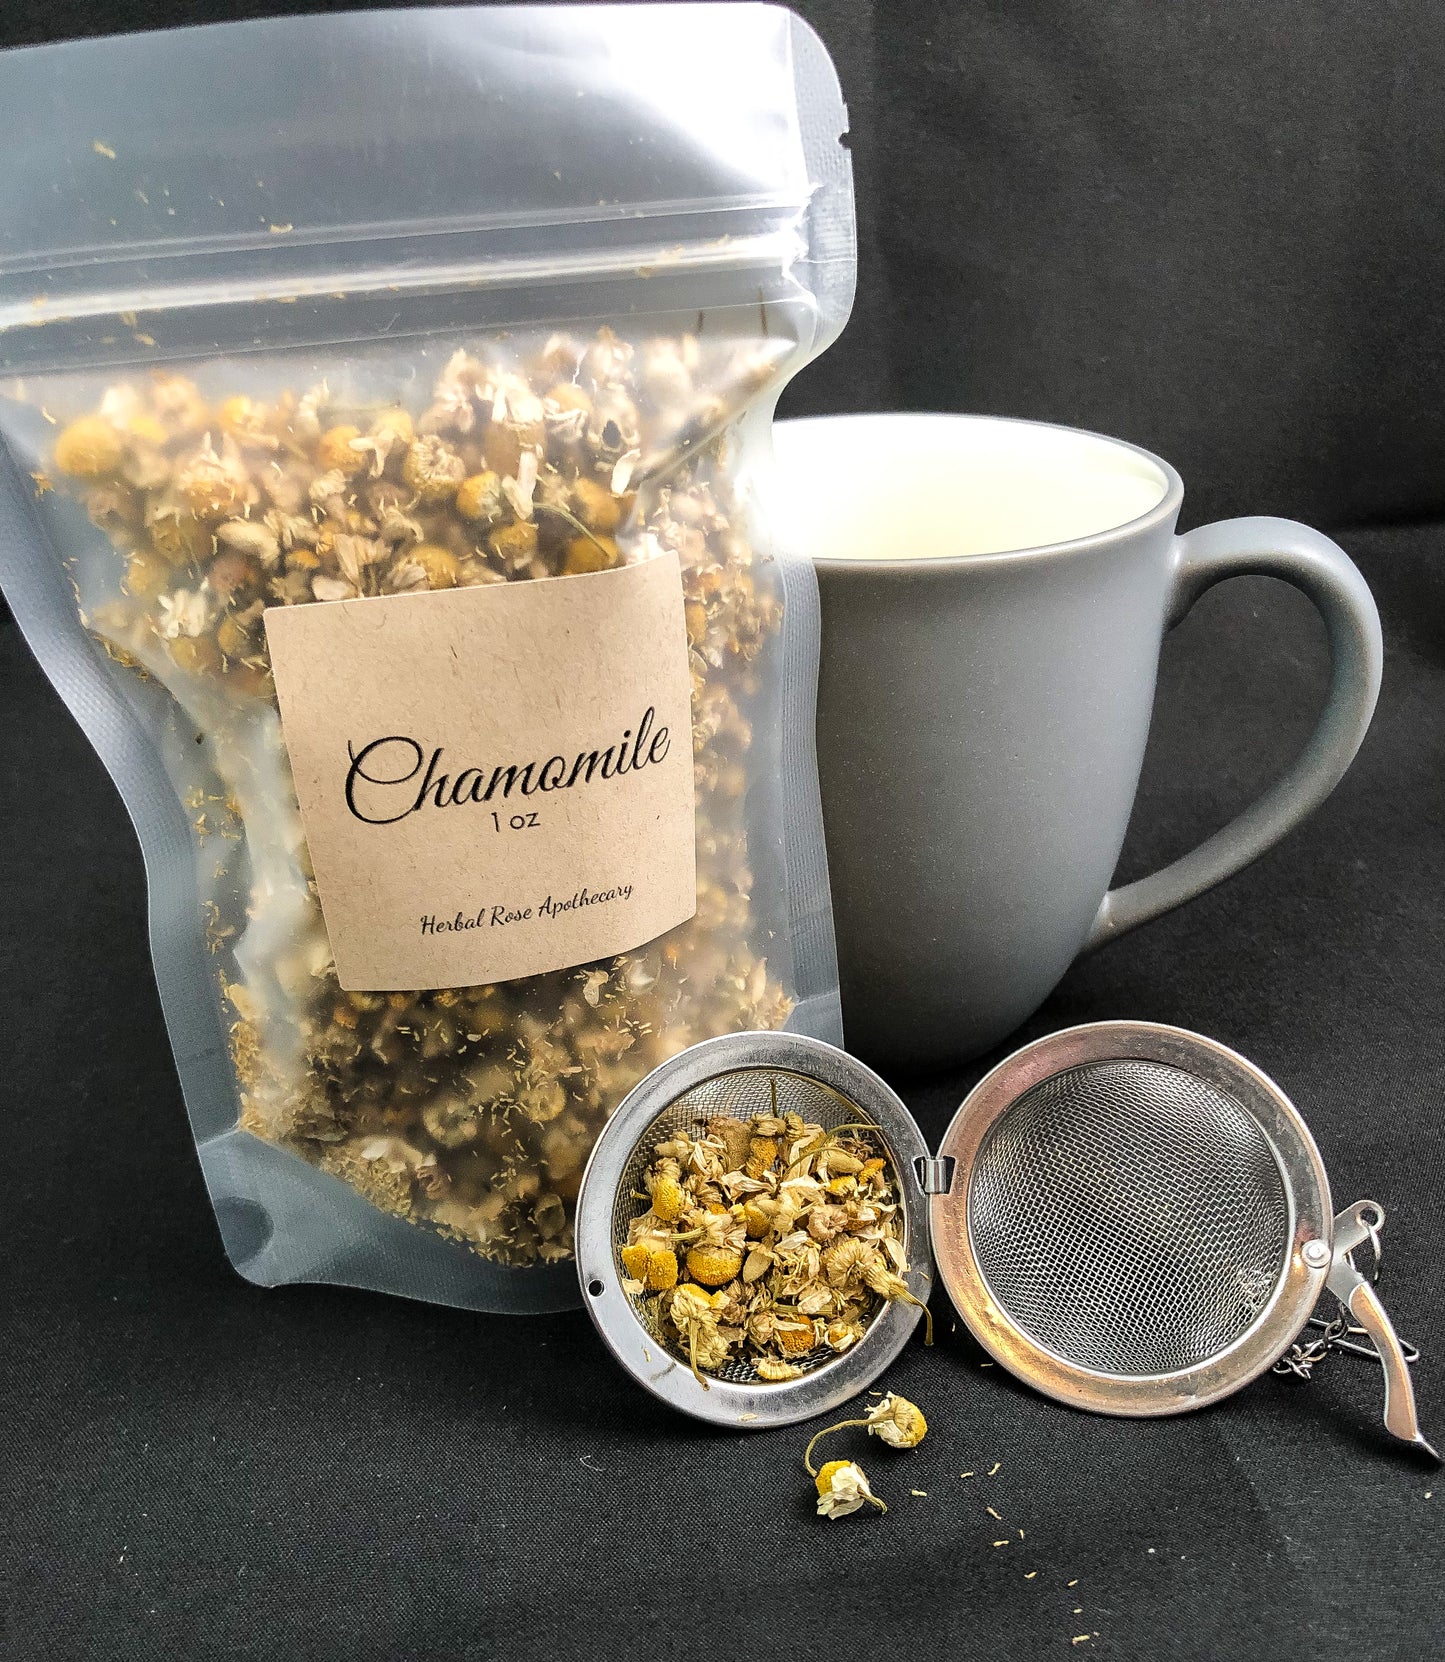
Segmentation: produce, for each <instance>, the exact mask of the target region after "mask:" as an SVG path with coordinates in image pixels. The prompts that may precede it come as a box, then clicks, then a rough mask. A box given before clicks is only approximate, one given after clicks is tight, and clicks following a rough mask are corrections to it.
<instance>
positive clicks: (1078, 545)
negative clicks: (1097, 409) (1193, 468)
mask: <svg viewBox="0 0 1445 1662" xmlns="http://www.w3.org/2000/svg"><path fill="white" fill-rule="evenodd" d="M920 418H921V419H924V420H928V421H935V420H940V419H941V420H944V421H949V422H969V423H973V424H977V425H984V426H993V427H1005V426H1007V427H1035V428H1041V429H1043V430H1044V431H1046V432H1051V433H1069V434H1071V435H1073V436H1074V437H1075V438H1085V439H1094V440H1097V441H1098V442H1099V443H1101V444H1107V445H1111V446H1113V447H1114V448H1115V449H1117V450H1126V451H1128V452H1130V453H1131V454H1132V455H1135V456H1138V457H1140V458H1142V459H1143V460H1144V461H1146V462H1149V463H1151V464H1152V465H1153V466H1154V467H1157V468H1158V469H1159V472H1160V473H1161V474H1162V475H1163V477H1164V486H1165V489H1164V494H1163V496H1161V497H1160V498H1159V500H1158V502H1156V503H1155V504H1154V506H1153V507H1152V508H1149V509H1146V511H1145V512H1144V513H1142V514H1136V515H1135V517H1134V518H1133V519H1127V520H1124V521H1122V522H1121V523H1120V524H1118V525H1111V526H1109V527H1108V528H1107V529H1105V530H1103V531H1091V532H1089V533H1088V534H1087V535H1086V536H1082V537H1066V538H1064V539H1062V540H1060V541H1058V542H1046V543H1030V544H1028V545H1027V546H1026V547H1024V548H998V549H993V550H991V551H989V552H987V553H980V554H925V555H918V556H912V557H910V556H904V557H903V558H901V559H899V558H897V557H888V556H883V557H878V556H874V555H871V554H810V555H809V559H810V560H811V562H812V564H813V565H815V566H826V567H827V568H828V569H829V570H830V571H846V570H849V569H854V570H859V571H868V572H882V571H900V572H906V573H908V574H909V575H910V576H913V575H917V574H918V573H921V572H926V571H956V570H958V569H959V568H960V567H962V566H978V565H989V564H993V563H996V562H1004V561H1008V562H1016V561H1017V562H1028V561H1034V562H1038V563H1042V562H1043V561H1045V560H1053V559H1061V558H1065V557H1067V556H1069V555H1074V554H1079V555H1082V554H1087V553H1090V552H1091V551H1094V550H1097V549H1100V548H1104V547H1107V546H1109V545H1110V544H1113V543H1117V542H1120V541H1122V540H1124V539H1125V538H1126V537H1132V536H1136V535H1138V534H1140V533H1141V532H1145V531H1149V530H1153V529H1154V528H1155V527H1156V526H1158V525H1161V524H1164V525H1172V524H1173V523H1174V521H1176V520H1177V519H1178V517H1179V511H1180V509H1181V508H1182V506H1183V503H1184V481H1183V479H1182V478H1181V477H1180V475H1179V473H1178V471H1177V470H1176V469H1175V468H1174V467H1172V466H1171V465H1170V464H1169V463H1168V462H1166V461H1165V460H1164V458H1163V457H1162V456H1156V455H1155V454H1154V452H1153V451H1152V450H1146V449H1145V448H1144V447H1143V445H1139V444H1131V443H1130V442H1129V440H1128V439H1117V438H1115V437H1113V435H1112V434H1109V433H1098V432H1095V431H1094V430H1093V429H1092V428H1089V427H1072V426H1070V425H1069V424H1068V423H1067V422H1062V421H1035V420H1033V419H1032V418H1031V417H1029V416H1001V415H988V414H986V413H983V412H980V411H970V410H847V411H836V412H834V413H832V414H829V415H811V416H790V417H788V418H786V419H785V420H782V421H777V422H775V423H774V427H775V428H777V427H815V426H823V425H825V424H830V423H835V422H836V423H842V422H857V421H887V422H897V421H917V420H919V419H920ZM775 460H776V456H775ZM781 471H782V470H781V468H779V472H781Z"/></svg>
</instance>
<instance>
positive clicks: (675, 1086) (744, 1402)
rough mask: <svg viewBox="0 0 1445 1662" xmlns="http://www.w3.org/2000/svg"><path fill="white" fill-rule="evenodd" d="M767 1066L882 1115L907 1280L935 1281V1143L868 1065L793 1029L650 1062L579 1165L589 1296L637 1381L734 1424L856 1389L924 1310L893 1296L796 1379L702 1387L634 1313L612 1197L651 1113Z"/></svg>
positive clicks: (844, 1396) (925, 1284) (760, 1422)
mask: <svg viewBox="0 0 1445 1662" xmlns="http://www.w3.org/2000/svg"><path fill="white" fill-rule="evenodd" d="M769 1068H776V1069H778V1070H780V1071H781V1070H786V1071H788V1072H792V1073H797V1074H802V1075H804V1076H806V1077H808V1078H811V1079H814V1080H817V1081H818V1082H819V1083H820V1084H823V1085H826V1086H828V1087H830V1088H831V1089H832V1090H834V1091H837V1092H839V1093H840V1094H841V1095H843V1096H844V1097H847V1098H849V1099H850V1100H851V1101H853V1102H855V1103H857V1105H858V1107H859V1108H860V1109H862V1110H863V1111H864V1113H865V1114H866V1116H867V1117H868V1118H869V1119H870V1120H872V1121H873V1123H874V1124H876V1125H877V1127H878V1129H879V1131H880V1132H881V1134H882V1136H883V1140H884V1141H885V1142H886V1143H887V1145H888V1147H889V1149H890V1151H891V1153H892V1155H893V1158H894V1162H895V1165H896V1167H897V1174H898V1185H899V1193H900V1200H901V1204H902V1207H903V1217H904V1244H905V1248H906V1250H907V1251H908V1253H909V1258H910V1263H911V1268H910V1270H909V1273H908V1276H907V1278H906V1279H907V1282H908V1287H909V1290H910V1292H912V1293H913V1294H914V1296H915V1297H917V1298H920V1299H927V1297H928V1292H929V1282H930V1275H929V1265H928V1263H927V1260H926V1248H927V1244H928V1233H929V1231H928V1222H927V1211H926V1208H925V1206H924V1194H923V1191H922V1189H921V1187H920V1186H919V1180H918V1175H917V1162H918V1161H920V1160H924V1159H926V1158H927V1156H928V1147H927V1144H926V1143H925V1142H924V1141H923V1136H922V1134H921V1132H920V1131H919V1129H918V1127H917V1125H916V1124H915V1123H914V1120H913V1116H912V1115H911V1114H910V1113H909V1112H908V1109H907V1108H906V1107H905V1106H904V1105H903V1103H902V1101H901V1100H900V1099H899V1098H898V1096H897V1095H896V1094H895V1093H894V1092H893V1091H892V1090H891V1089H890V1087H889V1086H888V1085H886V1084H885V1083H884V1082H883V1080H881V1079H880V1078H879V1077H878V1075H877V1074H876V1073H874V1072H873V1071H872V1070H871V1069H869V1068H866V1067H864V1065H863V1064H862V1063H861V1062H859V1061H856V1060H855V1059H854V1058H853V1057H851V1056H849V1055H848V1054H847V1053H846V1052H845V1051H842V1050H839V1049H837V1048H836V1047H835V1046H833V1045H830V1044H825V1043H823V1041H822V1040H820V1039H810V1038H807V1037H805V1036H804V1035H802V1034H798V1033H728V1034H725V1035H724V1036H723V1037H721V1038H717V1039H705V1040H704V1041H703V1042H702V1043H701V1044H696V1045H693V1046H692V1047H691V1048H690V1049H688V1050H685V1051H683V1052H682V1053H681V1054H680V1055H677V1056H674V1057H672V1058H671V1059H670V1060H669V1061H666V1062H664V1063H663V1064H662V1065H661V1066H660V1067H658V1068H656V1069H654V1070H653V1072H652V1073H650V1074H648V1076H647V1078H646V1079H644V1080H643V1081H642V1082H641V1083H640V1084H639V1085H638V1086H636V1088H635V1089H634V1090H633V1091H632V1092H631V1093H630V1094H629V1095H628V1096H627V1098H626V1099H625V1100H624V1101H623V1103H622V1105H621V1106H620V1107H619V1108H618V1110H617V1112H616V1113H615V1114H613V1116H612V1118H611V1119H610V1120H609V1121H608V1122H607V1125H606V1127H605V1128H604V1129H603V1132H602V1135H601V1136H600V1137H599V1138H598V1140H597V1143H596V1145H595V1147H594V1148H593V1150H592V1157H591V1159H589V1160H588V1162H587V1169H586V1170H585V1172H584V1173H583V1175H582V1185H581V1188H580V1190H579V1192H578V1196H577V1230H576V1239H577V1274H578V1277H579V1279H580V1281H581V1284H582V1299H583V1302H584V1304H586V1306H587V1310H588V1313H589V1314H590V1315H591V1317H592V1321H593V1324H594V1325H595V1326H596V1328H597V1331H598V1333H599V1334H601V1336H602V1339H603V1342H604V1343H605V1344H606V1345H607V1348H608V1349H609V1350H610V1351H611V1352H612V1354H613V1355H614V1356H615V1357H616V1358H617V1360H618V1361H619V1362H620V1363H621V1364H622V1366H623V1367H624V1368H625V1369H626V1370H627V1372H628V1373H630V1374H631V1375H632V1377H633V1378H634V1379H635V1380H636V1381H637V1382H638V1384H639V1385H641V1386H642V1387H643V1388H644V1389H645V1390H648V1391H651V1392H652V1394H653V1395H654V1396H656V1397H660V1398H661V1399H662V1400H663V1401H664V1402H667V1403H670V1404H671V1405H672V1407H674V1408H677V1409H680V1410H681V1411H682V1412H683V1413H685V1414H691V1415H692V1416H693V1417H694V1418H696V1419H700V1420H708V1421H710V1422H712V1423H713V1424H715V1425H726V1426H731V1427H733V1428H734V1429H735V1430H763V1429H766V1428H767V1427H769V1426H777V1425H790V1424H792V1423H794V1422H795V1421H798V1420H806V1419H810V1418H812V1417H813V1416H814V1415H816V1414H823V1413H826V1412H827V1411H828V1410H829V1409H832V1408H836V1407H838V1406H839V1404H841V1403H844V1402H847V1401H848V1400H849V1399H850V1398H852V1397H855V1396H857V1394H858V1393H859V1392H860V1391H862V1390H865V1389H866V1388H867V1387H868V1386H869V1385H870V1384H872V1382H873V1381H874V1380H875V1379H876V1378H877V1377H878V1375H879V1374H881V1373H882V1372H883V1370H884V1369H885V1368H886V1367H887V1366H888V1364H889V1363H890V1362H891V1361H892V1360H893V1359H894V1357H895V1356H897V1355H898V1353H899V1351H900V1350H902V1348H903V1346H904V1345H905V1344H906V1343H907V1341H908V1336H909V1334H911V1333H912V1332H913V1329H914V1328H915V1326H916V1325H917V1323H918V1320H919V1317H920V1315H921V1311H920V1310H919V1309H918V1307H917V1306H916V1305H909V1304H902V1303H897V1302H895V1303H890V1304H886V1305H885V1306H884V1307H883V1309H882V1310H880V1311H879V1313H878V1314H877V1315H876V1316H875V1317H874V1319H873V1321H872V1323H871V1325H870V1326H869V1328H868V1331H867V1332H866V1333H865V1334H864V1336H863V1338H862V1339H860V1340H859V1341H858V1343H857V1344H856V1345H854V1346H853V1348H852V1349H851V1350H846V1351H844V1352H843V1353H842V1354H841V1355H840V1356H838V1357H837V1359H836V1360H834V1361H831V1362H827V1363H824V1364H823V1365H822V1366H821V1367H818V1368H816V1369H814V1370H813V1371H812V1372H811V1373H808V1374H805V1375H804V1376H803V1377H802V1378H801V1379H789V1380H783V1381H780V1382H778V1383H776V1384H761V1383H759V1384H749V1385H743V1384H735V1383H732V1382H730V1381H726V1380H720V1379H711V1380H709V1382H708V1386H707V1388H706V1389H704V1388H703V1387H702V1386H701V1385H699V1383H698V1382H697V1380H696V1379H695V1378H694V1377H693V1375H692V1371H691V1370H690V1369H689V1368H688V1366H687V1364H686V1363H685V1362H682V1361H679V1360H678V1359H677V1358H676V1357H674V1356H673V1355H672V1354H671V1353H670V1352H669V1351H667V1350H665V1349H664V1348H663V1347H662V1346H661V1345H659V1343H658V1341H657V1339H656V1338H654V1336H653V1335H652V1334H651V1333H649V1332H648V1331H647V1329H646V1328H645V1327H644V1326H643V1324H642V1322H641V1321H640V1320H639V1318H638V1316H637V1313H636V1312H635V1311H634V1310H633V1308H632V1305H631V1302H630V1301H629V1300H628V1298H627V1295H626V1294H625V1293H624V1292H623V1290H622V1288H621V1286H620V1285H619V1271H618V1265H617V1262H616V1257H615V1253H614V1248H613V1239H612V1207H613V1201H614V1197H615V1195H616V1191H617V1185H618V1183H619V1181H620V1180H621V1178H622V1174H623V1171H624V1169H625V1167H626V1165H627V1163H628V1160H629V1159H630V1157H631V1155H632V1151H633V1149H634V1148H635V1147H636V1145H637V1143H638V1141H639V1140H640V1139H641V1138H643V1137H644V1136H646V1134H647V1129H648V1127H649V1126H650V1125H651V1123H652V1121H653V1120H654V1119H656V1118H657V1116H658V1115H659V1114H660V1113H662V1112H664V1111H665V1110H666V1109H667V1108H669V1107H670V1106H671V1105H672V1104H673V1103H674V1102H675V1101H676V1100H677V1098H678V1097H680V1096H682V1095H684V1094H685V1093H686V1092H688V1091H690V1090H693V1089H694V1088H695V1087H697V1086H699V1085H702V1084H704V1083H705V1082H706V1081H708V1080H710V1079H715V1078H717V1077H718V1076H719V1075H720V1074H726V1073H735V1072H739V1071H742V1070H747V1069H752V1070H761V1071H766V1070H768V1069H769Z"/></svg>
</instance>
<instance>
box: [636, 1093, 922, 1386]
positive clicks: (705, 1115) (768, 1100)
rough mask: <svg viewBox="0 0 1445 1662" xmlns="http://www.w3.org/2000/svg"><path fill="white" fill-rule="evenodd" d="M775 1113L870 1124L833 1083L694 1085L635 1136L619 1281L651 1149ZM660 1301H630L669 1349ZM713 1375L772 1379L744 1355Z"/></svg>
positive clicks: (820, 1358) (821, 1357) (813, 1366)
mask: <svg viewBox="0 0 1445 1662" xmlns="http://www.w3.org/2000/svg"><path fill="white" fill-rule="evenodd" d="M775 1091H776V1106H775V1097H774V1092H775ZM773 1113H777V1114H780V1115H781V1114H800V1115H801V1116H802V1117H803V1119H804V1120H806V1121H807V1122H808V1123H809V1124H812V1125H821V1126H822V1127H823V1129H824V1130H825V1131H826V1130H831V1129H832V1128H833V1127H834V1126H837V1125H853V1124H859V1123H863V1124H872V1120H871V1117H870V1116H869V1115H868V1114H866V1113H864V1112H863V1110H862V1109H860V1108H859V1107H858V1106H857V1105H856V1104H855V1103H853V1102H851V1101H849V1099H848V1098H847V1097H845V1096H843V1095H841V1094H840V1093H839V1092H837V1091H835V1090H833V1089H832V1088H831V1087H830V1086H828V1085H824V1084H823V1083H822V1082H821V1081H819V1080H816V1079H808V1078H806V1077H805V1076H804V1075H802V1074H797V1073H790V1072H788V1071H786V1070H783V1069H779V1068H735V1069H731V1070H729V1071H728V1072H726V1073H721V1074H718V1075H716V1076H715V1077H714V1078H712V1079H708V1080H704V1081H703V1083H702V1084H700V1085H695V1086H693V1088H692V1089H691V1090H689V1091H686V1092H684V1094H683V1095H681V1096H679V1097H678V1098H676V1100H675V1101H673V1102H672V1103H670V1104H669V1105H668V1106H667V1107H666V1108H664V1109H663V1110H662V1112H661V1113H660V1114H658V1115H656V1116H655V1118H654V1119H653V1120H652V1121H651V1123H650V1124H649V1125H648V1127H647V1129H646V1130H645V1131H644V1132H643V1133H642V1135H641V1136H640V1137H639V1138H638V1139H637V1142H636V1144H635V1145H634V1147H633V1150H632V1154H631V1157H630V1158H629V1159H628V1162H627V1164H626V1166H625V1167H624V1168H623V1172H622V1177H621V1180H620V1181H619V1182H618V1185H617V1192H616V1195H615V1196H614V1199H613V1206H612V1247H613V1255H614V1259H615V1261H616V1269H617V1274H618V1276H619V1277H621V1276H623V1275H624V1274H625V1271H624V1270H623V1268H622V1260H621V1257H620V1256H619V1254H620V1253H621V1250H622V1248H623V1247H625V1246H626V1245H627V1234H628V1226H629V1225H630V1224H631V1222H632V1220H633V1219H634V1218H635V1217H638V1216H640V1215H641V1214H642V1213H643V1212H645V1211H646V1210H647V1201H646V1199H645V1198H643V1199H639V1198H638V1197H639V1196H644V1197H645V1195H646V1188H645V1186H644V1184H643V1181H642V1178H643V1173H644V1172H645V1171H646V1170H647V1168H648V1166H649V1165H650V1164H651V1163H652V1158H653V1151H654V1150H655V1148H656V1147H657V1144H658V1143H662V1142H666V1141H667V1140H668V1139H669V1138H671V1137H675V1136H677V1135H678V1134H679V1132H685V1133H686V1134H687V1135H689V1136H692V1137H700V1136H702V1135H703V1134H704V1132H705V1131H706V1128H707V1122H708V1120H710V1119H713V1118H714V1117H716V1116H719V1115H724V1114H729V1115H731V1116H732V1117H733V1118H734V1119H740V1120H743V1121H747V1120H750V1119H752V1118H753V1117H754V1116H755V1115H759V1114H773ZM868 1136H869V1138H870V1140H871V1141H873V1142H875V1143H876V1144H877V1145H878V1148H879V1152H880V1153H881V1154H883V1155H884V1156H885V1157H886V1158H887V1159H888V1161H889V1164H890V1166H891V1167H892V1177H893V1181H894V1183H895V1185H896V1184H898V1183H900V1182H901V1181H902V1176H901V1174H900V1173H899V1171H898V1166H897V1161H896V1160H895V1159H894V1157H893V1151H892V1149H891V1148H890V1147H889V1146H888V1144H887V1142H886V1140H885V1139H884V1137H883V1134H882V1132H881V1131H876V1130H875V1131H872V1132H869V1133H868ZM900 1216H902V1214H901V1213H900ZM903 1248H904V1251H905V1252H907V1251H908V1240H907V1230H906V1223H905V1230H904V1241H903ZM655 1296H656V1295H649V1294H646V1293H642V1294H636V1295H633V1296H631V1298H630V1303H631V1305H632V1308H633V1310H634V1311H635V1312H636V1314H637V1318H638V1320H639V1321H641V1322H642V1324H643V1326H644V1327H646V1328H647V1330H648V1331H649V1332H650V1333H651V1334H652V1336H653V1337H654V1338H655V1339H656V1340H657V1342H658V1343H659V1344H660V1345H664V1346H668V1340H667V1338H665V1337H664V1335H663V1334H662V1332H661V1331H659V1326H658V1322H657V1318H656V1315H655V1313H654V1303H655ZM875 1313H876V1312H875ZM669 1348H670V1349H671V1351H672V1353H673V1354H674V1355H681V1352H679V1351H678V1350H677V1349H676V1347H675V1345H673V1346H669ZM838 1355H839V1353H838V1352H837V1351H835V1350H833V1349H831V1348H830V1347H829V1346H827V1345H819V1346H818V1347H817V1349H815V1350H812V1351H809V1352H808V1353H807V1354H806V1355H803V1356H790V1357H789V1358H788V1360H789V1361H790V1362H792V1363H793V1364H794V1366H796V1367H798V1368H801V1369H802V1371H803V1372H804V1373H805V1374H806V1373H813V1372H816V1371H817V1370H818V1369H820V1368H822V1367H824V1366H825V1365H826V1364H827V1363H829V1362H835V1361H837V1359H838ZM683 1360H686V1358H685V1357H684V1358H683ZM710 1377H711V1378H714V1379H723V1380H728V1381H730V1382H732V1383H734V1384H739V1385H759V1386H765V1385H766V1384H767V1381H764V1380H762V1379H760V1378H759V1376H758V1373H757V1370H756V1369H755V1368H754V1367H753V1365H752V1363H751V1362H750V1361H748V1360H746V1359H745V1358H742V1357H732V1358H730V1359H729V1360H728V1361H727V1362H725V1363H724V1364H723V1366H722V1367H720V1368H718V1369H717V1370H716V1372H714V1373H712V1374H711V1375H710Z"/></svg>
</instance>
